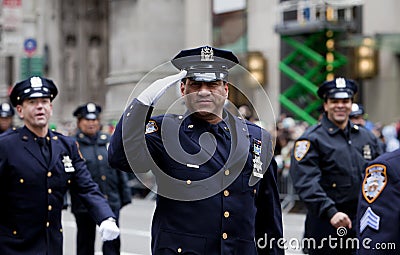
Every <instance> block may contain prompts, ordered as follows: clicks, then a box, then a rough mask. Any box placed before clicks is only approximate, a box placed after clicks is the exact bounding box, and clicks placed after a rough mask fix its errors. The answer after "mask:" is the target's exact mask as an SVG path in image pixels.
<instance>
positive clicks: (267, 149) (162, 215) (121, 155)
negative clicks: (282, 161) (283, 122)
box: [109, 100, 283, 255]
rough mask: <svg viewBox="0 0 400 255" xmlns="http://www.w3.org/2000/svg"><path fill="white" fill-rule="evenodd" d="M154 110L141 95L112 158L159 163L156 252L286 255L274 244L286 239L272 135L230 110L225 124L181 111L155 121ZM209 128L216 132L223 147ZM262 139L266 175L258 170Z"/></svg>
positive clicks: (143, 167)
mask: <svg viewBox="0 0 400 255" xmlns="http://www.w3.org/2000/svg"><path fill="white" fill-rule="evenodd" d="M151 110H152V109H151V108H150V107H148V106H145V105H143V104H141V103H140V102H139V101H137V100H134V101H133V103H132V104H131V106H130V107H129V108H128V110H127V111H126V112H125V114H124V116H123V118H121V120H120V122H119V123H118V125H117V127H116V130H115V133H114V135H113V136H112V138H111V142H110V146H109V161H110V165H111V166H112V167H114V168H118V169H121V170H124V171H131V169H133V170H134V171H137V172H145V171H148V170H149V169H152V171H153V173H154V174H155V176H156V178H157V184H158V196H157V206H156V210H155V213H154V217H153V224H152V253H153V254H157V255H159V254H160V255H161V254H199V255H204V254H213V255H214V254H224V255H233V254H246V255H256V254H260V255H261V254H283V250H279V249H278V247H277V246H276V242H272V243H273V244H274V245H272V247H269V245H268V244H269V240H270V239H272V238H275V240H277V239H279V238H280V237H282V218H281V209H280V203H279V195H278V190H277V186H276V163H275V161H274V160H273V159H272V145H271V137H270V135H269V134H268V133H267V132H265V131H264V130H262V129H261V128H259V127H258V126H256V125H254V124H252V123H250V122H245V121H243V120H241V119H238V118H237V117H234V116H232V115H230V114H227V117H226V118H225V119H224V121H225V122H220V123H219V124H217V125H211V124H209V123H207V122H205V121H203V120H200V119H197V118H196V117H193V116H181V115H162V116H158V117H154V118H151V119H150V121H149V122H148V119H147V117H146V116H150V114H151ZM145 123H148V124H147V128H146V135H145ZM227 123H230V124H229V125H226V124H227ZM162 127H163V128H165V130H164V131H163V128H162ZM163 132H165V133H163ZM204 132H211V133H213V134H214V135H215V137H216V141H214V143H215V144H216V145H217V146H216V151H215V153H214V151H213V150H212V149H210V148H208V146H209V145H210V144H212V142H205V141H206V140H202V139H205V138H204V137H200V136H201V135H202V134H203V133H204ZM177 138H179V140H178V139H177ZM199 140H200V142H199ZM174 141H178V142H179V146H177V145H176V144H175V145H174ZM202 141H203V142H202ZM260 141H262V142H261V143H262V144H260V143H259V142H260ZM171 144H172V145H171ZM199 144H203V149H200V145H199ZM257 144H258V145H259V146H260V147H262V148H261V157H260V158H261V161H262V162H263V164H262V168H263V172H264V176H263V178H258V177H255V176H253V159H254V156H255V153H254V151H255V150H257V148H258V147H257ZM256 147H257V148H256ZM126 155H127V156H126ZM193 155H196V156H193ZM271 160H272V161H271ZM131 166H132V167H131ZM157 169H158V170H157ZM160 169H161V170H160ZM170 177H172V178H174V180H171V179H170ZM266 239H267V240H266ZM256 243H258V246H259V247H258V249H257V247H256V246H257V245H256Z"/></svg>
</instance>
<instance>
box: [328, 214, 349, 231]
mask: <svg viewBox="0 0 400 255" xmlns="http://www.w3.org/2000/svg"><path fill="white" fill-rule="evenodd" d="M330 222H331V225H332V226H334V227H335V228H339V227H347V228H349V229H350V228H351V227H352V226H351V219H350V217H349V216H348V215H347V214H345V213H343V212H337V213H335V215H333V217H332V218H331V220H330Z"/></svg>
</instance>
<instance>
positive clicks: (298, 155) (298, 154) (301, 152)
mask: <svg viewBox="0 0 400 255" xmlns="http://www.w3.org/2000/svg"><path fill="white" fill-rule="evenodd" d="M308 149H310V141H307V140H300V141H297V142H296V144H295V145H294V152H293V153H294V158H295V159H296V160H297V161H300V160H302V159H303V158H304V156H305V155H306V154H307V152H308Z"/></svg>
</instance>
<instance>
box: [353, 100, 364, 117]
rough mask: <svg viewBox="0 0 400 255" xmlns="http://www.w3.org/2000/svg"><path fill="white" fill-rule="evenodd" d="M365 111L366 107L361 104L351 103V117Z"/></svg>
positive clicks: (362, 113)
mask: <svg viewBox="0 0 400 255" xmlns="http://www.w3.org/2000/svg"><path fill="white" fill-rule="evenodd" d="M364 113H365V112H364V107H363V106H362V105H361V104H356V103H353V104H352V105H351V113H350V118H352V117H355V116H360V115H364Z"/></svg>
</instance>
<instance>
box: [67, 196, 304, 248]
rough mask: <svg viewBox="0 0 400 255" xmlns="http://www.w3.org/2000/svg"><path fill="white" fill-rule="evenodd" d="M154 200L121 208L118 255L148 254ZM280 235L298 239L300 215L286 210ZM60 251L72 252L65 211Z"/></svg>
mask: <svg viewBox="0 0 400 255" xmlns="http://www.w3.org/2000/svg"><path fill="white" fill-rule="evenodd" d="M154 206H155V203H154V201H149V200H141V199H135V200H134V201H133V203H132V204H131V205H129V206H127V207H125V208H123V209H122V211H121V232H122V233H121V238H122V251H123V253H122V255H149V254H150V248H149V247H150V225H151V217H152V214H153V211H154ZM283 221H284V237H285V239H286V240H287V242H288V243H289V242H290V240H293V238H296V239H297V240H301V239H300V238H301V236H302V233H303V223H304V215H303V214H294V213H289V214H285V215H284V216H283ZM63 226H64V254H65V255H74V254H75V249H76V246H75V235H76V226H75V218H74V216H73V215H72V214H71V213H70V211H69V210H67V211H64V212H63ZM100 254H102V253H101V246H100V241H99V240H98V241H97V242H96V255H100ZM286 254H287V255H291V254H302V253H301V251H300V250H293V249H292V250H291V249H289V250H287V251H286Z"/></svg>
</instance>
